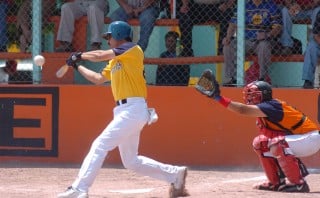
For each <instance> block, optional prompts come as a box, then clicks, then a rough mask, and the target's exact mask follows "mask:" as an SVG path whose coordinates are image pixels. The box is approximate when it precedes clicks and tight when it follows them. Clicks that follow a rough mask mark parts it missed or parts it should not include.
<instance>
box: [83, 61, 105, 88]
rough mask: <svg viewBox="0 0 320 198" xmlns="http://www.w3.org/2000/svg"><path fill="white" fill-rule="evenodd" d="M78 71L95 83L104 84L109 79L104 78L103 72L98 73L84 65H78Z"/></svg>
mask: <svg viewBox="0 0 320 198" xmlns="http://www.w3.org/2000/svg"><path fill="white" fill-rule="evenodd" d="M78 72H79V73H80V74H81V75H82V76H83V77H84V78H85V79H87V80H88V81H90V82H92V83H94V84H102V83H104V82H105V81H107V79H105V78H104V76H102V74H100V73H97V72H95V71H92V70H90V69H88V68H86V67H84V66H82V65H79V66H78Z"/></svg>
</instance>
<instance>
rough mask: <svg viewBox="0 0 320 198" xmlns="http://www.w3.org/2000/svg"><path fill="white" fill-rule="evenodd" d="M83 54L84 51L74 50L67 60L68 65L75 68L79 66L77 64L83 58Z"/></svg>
mask: <svg viewBox="0 0 320 198" xmlns="http://www.w3.org/2000/svg"><path fill="white" fill-rule="evenodd" d="M81 55H82V52H74V53H72V54H71V55H70V56H69V57H68V59H67V60H66V63H67V65H69V66H70V67H73V68H75V69H77V68H78V66H77V64H76V63H77V62H79V61H80V60H81Z"/></svg>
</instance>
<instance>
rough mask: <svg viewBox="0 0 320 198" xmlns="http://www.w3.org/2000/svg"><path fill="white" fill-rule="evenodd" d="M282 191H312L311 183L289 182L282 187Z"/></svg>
mask: <svg viewBox="0 0 320 198" xmlns="http://www.w3.org/2000/svg"><path fill="white" fill-rule="evenodd" d="M279 191H280V192H300V193H308V192H310V189H309V185H308V184H307V182H303V183H302V184H287V185H285V186H284V187H282V188H281V189H279Z"/></svg>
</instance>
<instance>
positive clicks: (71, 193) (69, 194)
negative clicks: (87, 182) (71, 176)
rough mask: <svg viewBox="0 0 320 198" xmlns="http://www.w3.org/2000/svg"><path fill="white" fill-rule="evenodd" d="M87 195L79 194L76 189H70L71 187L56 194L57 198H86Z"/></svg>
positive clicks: (84, 193)
mask: <svg viewBox="0 0 320 198" xmlns="http://www.w3.org/2000/svg"><path fill="white" fill-rule="evenodd" d="M88 197H89V196H88V193H86V192H81V191H79V190H77V189H74V188H72V186H70V187H68V189H67V190H66V191H64V192H63V193H59V194H58V198H88Z"/></svg>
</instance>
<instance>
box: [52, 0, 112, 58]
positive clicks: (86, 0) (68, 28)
mask: <svg viewBox="0 0 320 198" xmlns="http://www.w3.org/2000/svg"><path fill="white" fill-rule="evenodd" d="M108 12H109V4H108V1H107V0H74V1H73V2H67V3H64V4H63V5H62V7H61V19H60V24H59V30H58V35H57V40H58V41H60V43H61V45H60V46H59V47H58V48H56V49H55V51H56V52H70V51H73V50H74V49H73V47H72V39H73V33H74V31H75V30H74V26H75V20H77V19H79V18H80V17H82V16H87V17H88V23H89V26H90V31H91V32H90V33H91V50H98V49H100V48H101V42H102V39H101V34H102V32H103V27H104V18H105V16H106V14H107V13H108ZM78 42H85V41H78Z"/></svg>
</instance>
